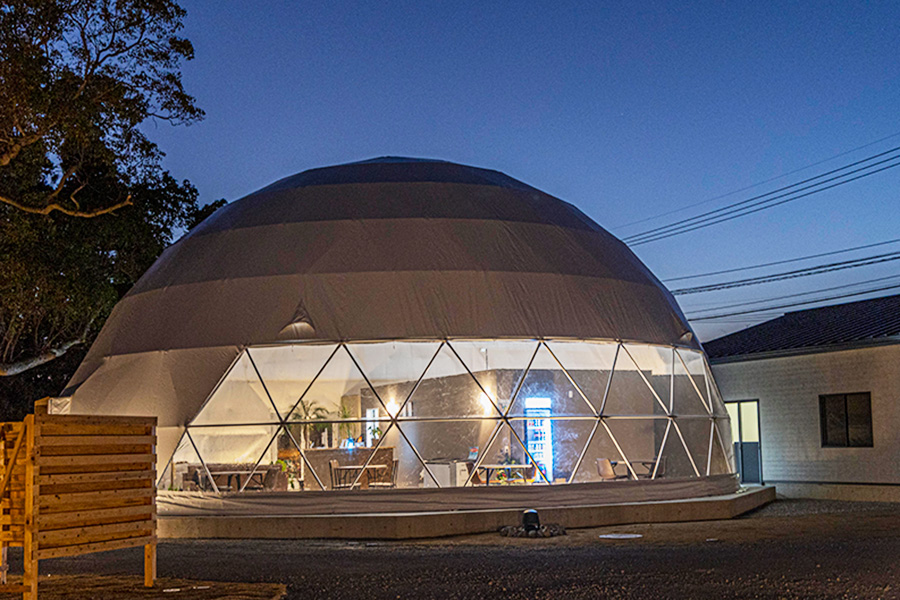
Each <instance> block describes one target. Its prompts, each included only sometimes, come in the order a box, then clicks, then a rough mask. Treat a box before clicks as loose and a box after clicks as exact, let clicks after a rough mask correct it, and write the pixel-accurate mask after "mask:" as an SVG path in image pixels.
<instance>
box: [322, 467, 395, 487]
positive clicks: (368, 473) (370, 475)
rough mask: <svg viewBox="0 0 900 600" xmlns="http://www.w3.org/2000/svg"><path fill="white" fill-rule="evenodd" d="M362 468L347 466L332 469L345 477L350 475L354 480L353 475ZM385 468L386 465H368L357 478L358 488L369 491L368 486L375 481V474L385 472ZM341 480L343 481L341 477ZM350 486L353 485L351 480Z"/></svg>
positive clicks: (354, 476)
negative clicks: (380, 471)
mask: <svg viewBox="0 0 900 600" xmlns="http://www.w3.org/2000/svg"><path fill="white" fill-rule="evenodd" d="M362 468H363V465H349V466H341V467H334V470H335V471H336V472H338V473H345V474H347V475H350V477H351V478H353V479H355V478H356V474H355V473H356V472H358V471H360V470H361V469H362ZM387 468H388V465H368V466H366V467H365V472H364V473H363V476H362V477H360V478H359V488H360V489H362V490H367V489H369V484H370V483H372V482H373V481H374V480H376V477H375V474H376V473H377V472H378V471H379V470H385V471H387ZM351 472H352V473H353V474H352V475H351ZM388 475H390V473H388ZM341 479H343V477H342V478H341ZM350 484H351V485H352V484H353V481H352V480H351V481H350ZM347 487H350V486H347Z"/></svg>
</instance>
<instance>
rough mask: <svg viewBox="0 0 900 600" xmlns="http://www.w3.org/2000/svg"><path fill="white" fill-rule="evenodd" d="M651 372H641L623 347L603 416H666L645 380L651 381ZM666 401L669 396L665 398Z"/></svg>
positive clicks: (610, 383)
mask: <svg viewBox="0 0 900 600" xmlns="http://www.w3.org/2000/svg"><path fill="white" fill-rule="evenodd" d="M651 376H652V373H650V372H646V373H644V372H641V371H640V370H639V368H638V366H637V365H636V364H635V362H634V360H632V357H631V354H630V352H626V349H625V346H624V345H623V346H622V348H621V350H620V351H619V355H618V357H617V358H616V366H615V369H614V370H613V374H612V379H611V380H610V382H609V393H608V394H607V397H606V402H605V404H604V405H603V414H604V415H610V416H621V415H627V416H654V415H665V414H666V411H665V410H663V407H662V406H661V404H660V403H659V402H658V401H657V400H656V398H655V397H654V395H653V392H652V391H651V389H650V387H648V386H647V383H646V382H645V378H646V379H647V380H648V381H649V378H650V377H651ZM665 398H666V401H667V399H668V395H667V396H666V397H665Z"/></svg>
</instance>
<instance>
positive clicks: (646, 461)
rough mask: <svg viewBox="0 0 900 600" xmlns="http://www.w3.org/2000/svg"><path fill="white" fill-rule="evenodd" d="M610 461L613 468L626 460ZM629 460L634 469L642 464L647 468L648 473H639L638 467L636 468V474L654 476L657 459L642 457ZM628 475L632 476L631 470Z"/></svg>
mask: <svg viewBox="0 0 900 600" xmlns="http://www.w3.org/2000/svg"><path fill="white" fill-rule="evenodd" d="M609 462H610V464H612V466H613V468H615V466H616V465H620V464H625V463H624V461H621V460H611V461H609ZM628 462H629V463H631V468H632V469H634V467H635V466H637V465H640V466H642V467H644V469H646V470H647V472H646V473H639V472H638V471H637V469H635V471H634V474H635V475H637V476H638V477H640V476H642V475H643V476H644V477H646V478H648V479H649V478H650V477H652V476H653V469H654V468H656V460H655V459H652V458H649V459H644V458H641V459H637V460H629V461H628ZM628 475H629V476H630V475H631V472H629V473H628Z"/></svg>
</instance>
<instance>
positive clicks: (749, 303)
mask: <svg viewBox="0 0 900 600" xmlns="http://www.w3.org/2000/svg"><path fill="white" fill-rule="evenodd" d="M897 278H900V275H888V276H887V277H876V278H875V279H867V280H865V281H857V282H856V283H847V284H844V285H835V286H832V287H827V288H822V289H818V290H813V291H810V292H799V293H796V294H786V295H784V296H773V297H771V298H763V299H762V300H750V301H747V302H735V303H732V304H721V305H718V306H715V308H703V309H700V310H698V311H696V312H692V313H688V316H703V314H702V313H708V312H715V311H720V310H725V309H728V308H738V307H740V306H752V305H754V304H765V303H766V302H773V301H775V300H786V299H788V298H799V297H800V296H810V295H812V294H821V293H822V292H832V291H834V290H845V289H847V288H852V287H858V286H861V285H867V284H870V283H877V282H881V281H889V280H891V279H897Z"/></svg>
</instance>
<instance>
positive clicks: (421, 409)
mask: <svg viewBox="0 0 900 600" xmlns="http://www.w3.org/2000/svg"><path fill="white" fill-rule="evenodd" d="M435 349H436V348H435ZM423 354H424V353H423ZM432 357H433V360H432ZM426 364H428V369H427V370H426V371H425V373H424V374H423V376H422V380H421V382H420V383H419V386H418V388H416V390H415V392H414V393H413V395H412V396H411V397H410V398H409V402H408V403H407V404H406V405H405V406H403V408H402V410H401V411H400V415H399V416H401V417H412V416H415V417H428V418H432V419H439V418H447V419H453V418H482V417H488V418H490V417H499V416H500V412H499V411H498V408H495V407H496V406H497V404H498V402H499V400H498V398H497V390H498V389H499V388H498V385H499V383H500V382H498V380H497V378H496V375H497V373H494V372H483V373H481V374H480V375H481V379H480V381H477V380H476V379H474V378H473V377H472V375H471V374H470V373H469V371H468V369H466V366H465V365H464V364H463V363H462V362H460V359H459V357H458V356H457V355H456V354H455V353H454V352H453V349H452V348H451V347H450V346H449V345H448V344H444V345H443V346H441V348H440V350H439V351H438V352H437V354H435V353H434V351H433V350H432V355H431V356H429V357H428V359H427V361H426ZM420 373H421V371H420ZM479 383H480V384H481V385H479ZM414 384H415V381H412V382H411V383H410V384H408V385H406V386H403V387H402V389H398V390H397V392H396V393H395V392H391V391H389V393H388V395H387V397H386V398H385V402H387V403H388V405H389V406H394V405H398V404H399V405H401V406H402V405H403V400H404V399H405V398H406V394H408V393H409V392H408V391H407V390H412V387H413V385H414ZM387 389H389V388H387ZM391 402H393V403H394V404H390V403H391ZM398 410H399V407H398Z"/></svg>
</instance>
